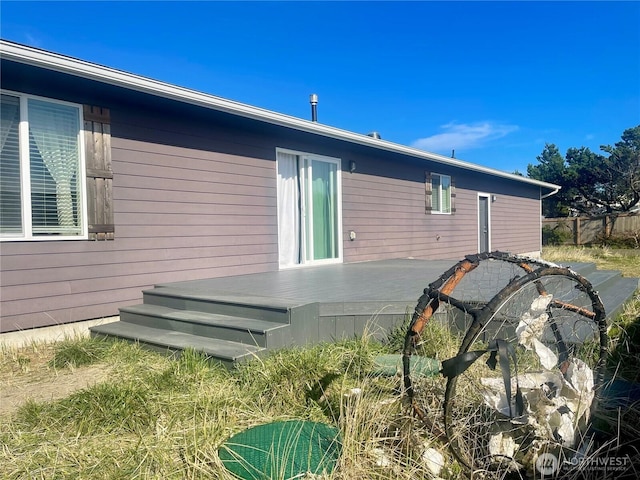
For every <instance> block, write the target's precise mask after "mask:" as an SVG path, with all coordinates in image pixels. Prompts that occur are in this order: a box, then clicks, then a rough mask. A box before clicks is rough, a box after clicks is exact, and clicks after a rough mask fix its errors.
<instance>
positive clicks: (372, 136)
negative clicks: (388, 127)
mask: <svg viewBox="0 0 640 480" xmlns="http://www.w3.org/2000/svg"><path fill="white" fill-rule="evenodd" d="M367 135H368V136H369V137H371V138H377V139H378V140H382V136H381V135H380V133H378V132H369V133H367Z"/></svg>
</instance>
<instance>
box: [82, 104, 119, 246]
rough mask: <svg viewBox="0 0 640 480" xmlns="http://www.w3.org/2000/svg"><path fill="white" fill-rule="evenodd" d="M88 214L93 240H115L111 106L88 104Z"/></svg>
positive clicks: (85, 132)
mask: <svg viewBox="0 0 640 480" xmlns="http://www.w3.org/2000/svg"><path fill="white" fill-rule="evenodd" d="M84 141H85V158H86V167H87V217H88V220H89V239H90V240H113V239H114V234H115V226H114V222H113V172H112V170H111V118H110V114H109V109H108V108H101V107H93V106H89V105H85V106H84Z"/></svg>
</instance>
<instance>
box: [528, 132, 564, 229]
mask: <svg viewBox="0 0 640 480" xmlns="http://www.w3.org/2000/svg"><path fill="white" fill-rule="evenodd" d="M536 160H538V165H531V164H529V165H528V166H527V176H528V177H530V178H533V179H535V180H540V181H543V182H547V183H554V184H556V185H560V186H561V187H562V189H561V190H560V191H559V192H558V193H556V194H555V195H552V196H551V197H548V198H545V199H544V200H543V201H542V214H543V215H544V216H545V217H566V216H568V215H569V213H570V211H571V205H572V203H573V198H574V197H575V190H574V189H573V187H572V181H571V178H570V172H569V169H568V168H567V165H566V163H565V160H564V158H563V157H562V155H561V154H560V151H559V150H558V147H556V146H555V145H554V144H553V143H547V144H545V146H544V149H543V150H542V153H541V154H540V155H538V156H537V157H536Z"/></svg>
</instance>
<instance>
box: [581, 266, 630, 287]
mask: <svg viewBox="0 0 640 480" xmlns="http://www.w3.org/2000/svg"><path fill="white" fill-rule="evenodd" d="M583 276H584V277H585V278H586V279H587V280H589V282H590V283H591V285H592V286H593V289H594V290H595V291H596V292H603V291H605V290H607V289H608V288H609V287H612V286H615V285H617V283H618V281H619V280H620V279H621V278H622V274H621V273H620V272H616V271H614V270H596V271H595V272H591V273H589V274H588V275H583Z"/></svg>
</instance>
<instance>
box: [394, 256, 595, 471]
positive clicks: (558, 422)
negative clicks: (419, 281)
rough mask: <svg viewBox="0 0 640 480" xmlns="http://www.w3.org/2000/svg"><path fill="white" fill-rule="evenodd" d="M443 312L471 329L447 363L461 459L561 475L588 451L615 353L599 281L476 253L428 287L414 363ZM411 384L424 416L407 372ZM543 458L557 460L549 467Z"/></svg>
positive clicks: (413, 331)
mask: <svg viewBox="0 0 640 480" xmlns="http://www.w3.org/2000/svg"><path fill="white" fill-rule="evenodd" d="M443 307H446V309H447V314H448V316H449V322H450V323H452V324H457V325H458V326H459V327H460V326H462V328H464V329H466V334H465V336H464V338H463V340H462V343H461V346H460V349H459V351H458V354H457V355H456V356H454V357H453V358H452V359H449V360H446V361H444V362H443V363H442V373H443V375H445V377H447V384H446V389H445V395H444V406H443V409H444V427H445V433H446V437H447V440H448V442H449V447H450V450H451V452H452V453H453V455H454V456H455V457H456V459H457V460H458V461H459V462H460V463H461V464H462V465H463V466H464V467H466V468H467V469H468V470H469V471H470V472H484V473H483V474H484V475H485V476H486V477H487V478H507V477H510V476H514V477H515V478H520V477H522V476H527V475H530V474H538V475H539V474H540V473H541V470H540V468H543V470H544V469H545V468H546V470H545V471H542V473H545V474H547V476H548V475H549V473H554V474H559V473H560V468H561V467H562V465H563V463H562V462H563V460H567V459H570V458H571V457H572V456H575V455H584V454H585V453H586V449H587V448H588V443H589V438H588V429H589V420H590V418H591V414H592V412H593V410H594V409H595V408H596V406H597V403H598V396H597V394H598V391H599V389H600V387H601V386H602V382H603V375H604V362H605V357H606V353H607V335H606V323H605V312H604V308H603V306H602V302H601V300H600V298H599V297H598V295H597V293H596V292H595V291H594V290H593V288H592V286H591V284H590V283H589V282H588V281H587V280H586V279H584V278H583V277H582V276H580V275H578V274H577V273H575V272H573V271H572V270H570V269H568V268H563V267H559V266H556V265H552V264H548V263H546V262H542V261H538V260H531V259H522V258H519V257H514V256H511V255H508V254H504V253H500V252H493V253H488V254H482V255H476V256H470V257H467V258H466V259H465V260H463V261H461V262H459V263H458V264H456V265H455V266H454V267H452V269H450V270H449V271H447V272H445V274H444V275H443V276H442V277H440V279H438V281H436V282H434V283H433V284H431V285H430V286H429V288H427V289H425V294H424V295H423V297H421V299H420V300H419V302H418V306H417V307H416V311H415V313H414V316H413V319H412V322H411V326H410V328H409V331H408V332H407V336H406V339H405V350H404V354H403V359H404V364H405V367H408V366H409V363H410V361H411V353H412V350H413V347H414V345H415V343H416V341H417V340H418V339H419V337H420V333H421V331H422V329H423V328H424V327H425V325H426V323H427V322H428V320H429V319H430V317H431V316H432V315H433V314H434V313H435V312H436V311H437V310H438V309H442V308H443ZM404 383H405V391H406V392H407V395H408V396H409V398H410V400H411V405H412V407H413V409H414V411H415V412H416V413H417V414H418V416H421V414H423V409H422V407H421V399H420V393H416V391H414V388H413V384H412V381H411V378H410V375H409V370H408V369H407V368H405V370H404ZM541 458H542V459H546V458H548V459H555V460H556V463H553V462H552V463H551V465H548V464H545V465H543V466H542V467H541V466H540V460H539V459H541ZM537 463H538V465H536V464H537ZM552 471H553V472H552ZM565 473H566V472H565Z"/></svg>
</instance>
